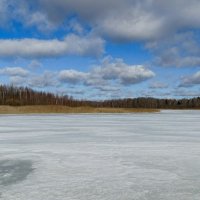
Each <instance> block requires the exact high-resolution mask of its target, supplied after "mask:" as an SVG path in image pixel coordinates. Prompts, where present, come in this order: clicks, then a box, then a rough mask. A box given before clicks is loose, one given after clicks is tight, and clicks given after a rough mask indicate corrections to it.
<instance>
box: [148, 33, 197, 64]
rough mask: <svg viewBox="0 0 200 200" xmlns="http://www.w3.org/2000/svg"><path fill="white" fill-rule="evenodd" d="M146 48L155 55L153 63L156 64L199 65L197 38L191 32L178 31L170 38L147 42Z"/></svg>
mask: <svg viewBox="0 0 200 200" xmlns="http://www.w3.org/2000/svg"><path fill="white" fill-rule="evenodd" d="M146 48H147V49H148V50H150V51H151V52H152V53H153V54H154V55H155V59H154V64H155V65H157V66H163V67H198V66H200V58H199V57H200V47H199V39H198V36H197V35H196V34H194V33H192V32H186V33H179V34H175V35H174V36H171V37H170V38H166V39H163V40H157V41H153V42H149V43H148V44H147V45H146Z"/></svg>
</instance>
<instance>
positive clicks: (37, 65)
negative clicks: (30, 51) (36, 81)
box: [28, 60, 42, 69]
mask: <svg viewBox="0 0 200 200" xmlns="http://www.w3.org/2000/svg"><path fill="white" fill-rule="evenodd" d="M28 67H29V68H30V69H37V68H41V67H42V63H40V62H39V61H37V60H32V61H31V62H30V64H29V65H28Z"/></svg>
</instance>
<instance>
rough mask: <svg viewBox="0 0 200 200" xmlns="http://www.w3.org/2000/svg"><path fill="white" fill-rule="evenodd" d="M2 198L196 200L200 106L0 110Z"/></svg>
mask: <svg viewBox="0 0 200 200" xmlns="http://www.w3.org/2000/svg"><path fill="white" fill-rule="evenodd" d="M0 199H2V200H199V199H200V111H162V112H161V113H153V114H151V113H149V114H144V113H143V114H142V113H141V114H114V115H111V114H97V115H95V114H89V115H24V116H23V115H21V116H19V115H0Z"/></svg>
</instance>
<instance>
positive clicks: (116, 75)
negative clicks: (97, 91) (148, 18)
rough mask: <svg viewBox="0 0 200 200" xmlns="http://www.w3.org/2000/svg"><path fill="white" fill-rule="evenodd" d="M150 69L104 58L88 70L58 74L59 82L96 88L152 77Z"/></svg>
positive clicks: (152, 73)
mask: <svg viewBox="0 0 200 200" xmlns="http://www.w3.org/2000/svg"><path fill="white" fill-rule="evenodd" d="M154 76H155V74H154V72H152V71H151V70H149V69H147V68H146V67H144V66H142V65H127V64H125V63H124V61H123V60H121V59H115V60H110V59H105V60H104V61H103V62H102V63H101V65H100V66H95V67H93V68H92V70H90V71H89V72H80V71H76V70H63V71H61V72H60V74H59V79H60V81H61V82H66V83H71V84H75V83H82V84H84V85H87V86H92V87H96V88H105V86H108V85H112V84H113V82H115V84H120V85H132V84H137V83H140V82H143V81H145V80H148V79H150V78H152V77H154Z"/></svg>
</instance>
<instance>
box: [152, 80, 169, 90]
mask: <svg viewBox="0 0 200 200" xmlns="http://www.w3.org/2000/svg"><path fill="white" fill-rule="evenodd" d="M149 88H151V89H165V88H168V84H166V83H162V82H153V83H151V84H150V86H149Z"/></svg>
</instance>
